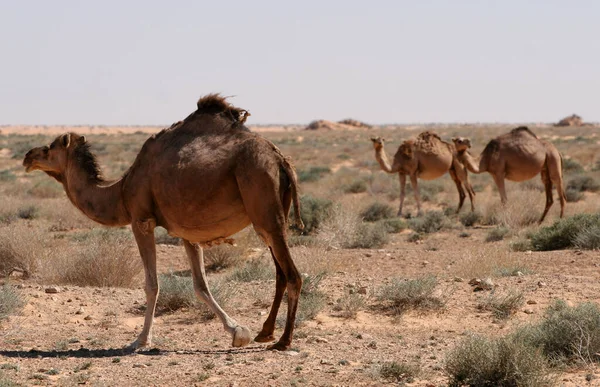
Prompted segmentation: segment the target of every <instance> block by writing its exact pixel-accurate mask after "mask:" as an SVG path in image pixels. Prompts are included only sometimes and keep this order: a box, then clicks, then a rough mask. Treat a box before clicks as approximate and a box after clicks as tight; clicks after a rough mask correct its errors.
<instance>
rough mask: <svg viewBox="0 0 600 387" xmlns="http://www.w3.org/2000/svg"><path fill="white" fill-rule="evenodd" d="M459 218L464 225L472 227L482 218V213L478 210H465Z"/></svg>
mask: <svg viewBox="0 0 600 387" xmlns="http://www.w3.org/2000/svg"><path fill="white" fill-rule="evenodd" d="M458 219H459V220H460V222H461V223H462V224H463V226H465V227H471V226H473V225H475V223H477V222H479V221H480V220H481V214H480V213H479V212H477V211H469V212H463V213H462V214H460V216H459V218H458Z"/></svg>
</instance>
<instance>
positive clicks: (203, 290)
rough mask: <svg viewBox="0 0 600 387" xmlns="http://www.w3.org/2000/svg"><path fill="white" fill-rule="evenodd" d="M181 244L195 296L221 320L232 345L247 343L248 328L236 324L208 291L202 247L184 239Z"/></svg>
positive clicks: (239, 345) (248, 338)
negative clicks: (186, 259)
mask: <svg viewBox="0 0 600 387" xmlns="http://www.w3.org/2000/svg"><path fill="white" fill-rule="evenodd" d="M183 245H184V246H185V252H186V253H187V256H188V258H189V260H190V266H191V269H192V278H193V280H194V291H195V293H196V297H198V298H199V299H200V300H202V301H203V302H204V303H206V305H208V307H209V308H210V310H211V311H212V312H213V313H214V314H216V315H217V317H218V318H219V320H221V323H222V324H223V328H224V329H225V331H227V332H228V333H229V334H230V335H231V337H232V344H231V345H232V346H234V347H242V346H244V345H247V344H248V343H249V342H250V330H249V329H248V328H246V327H244V326H241V325H238V323H237V322H236V321H235V320H234V319H232V318H231V317H229V316H228V315H227V313H225V311H223V309H221V307H220V306H219V304H218V303H217V301H215V299H214V298H213V296H212V294H211V293H210V290H209V288H208V282H207V281H206V272H205V271H204V253H203V251H202V248H201V247H200V246H199V245H197V244H192V243H190V242H189V241H186V240H184V241H183Z"/></svg>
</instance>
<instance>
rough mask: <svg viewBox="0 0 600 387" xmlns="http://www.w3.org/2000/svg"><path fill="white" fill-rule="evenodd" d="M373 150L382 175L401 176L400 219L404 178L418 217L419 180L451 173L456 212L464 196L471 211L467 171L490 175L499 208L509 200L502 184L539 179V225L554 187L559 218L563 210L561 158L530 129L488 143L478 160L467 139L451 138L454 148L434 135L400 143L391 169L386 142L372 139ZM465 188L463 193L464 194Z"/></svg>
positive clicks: (550, 203) (421, 134)
mask: <svg viewBox="0 0 600 387" xmlns="http://www.w3.org/2000/svg"><path fill="white" fill-rule="evenodd" d="M371 141H372V142H373V147H374V148H375V158H376V159H377V161H378V162H379V165H380V166H381V169H382V170H384V171H385V172H388V173H398V174H399V176H400V208H399V209H398V216H400V215H401V214H402V205H403V203H404V189H405V185H406V175H409V176H410V181H411V185H412V187H413V190H414V193H415V200H416V202H417V211H418V212H419V213H420V212H421V204H420V199H419V188H418V183H417V179H418V178H420V179H423V180H433V179H437V178H438V177H440V176H442V175H444V174H445V173H446V172H448V173H450V176H451V177H452V180H454V182H455V183H456V188H457V190H458V195H459V201H458V208H457V212H459V211H460V209H461V208H462V205H463V202H464V200H465V193H464V190H466V191H467V192H468V194H469V199H470V200H471V211H474V209H475V206H474V203H473V199H474V196H475V192H474V191H473V188H472V187H471V184H470V183H469V176H468V171H469V172H472V173H477V174H479V173H483V172H488V173H489V174H490V175H492V178H493V179H494V182H495V183H496V186H497V187H498V192H499V193H500V200H501V202H502V204H506V202H507V201H508V198H507V196H506V189H505V187H504V179H508V180H510V181H515V182H522V181H526V180H530V179H533V178H534V177H535V176H536V175H538V174H541V177H542V182H543V183H544V188H545V191H546V207H545V208H544V212H543V214H542V217H541V218H540V220H539V222H540V223H541V222H543V221H544V218H545V217H546V214H548V211H549V210H550V207H551V206H552V204H553V202H554V200H553V198H552V186H554V187H556V191H557V192H558V197H559V200H560V217H561V218H562V217H563V215H564V210H565V203H566V201H567V200H566V196H565V190H564V187H563V176H562V158H561V156H560V153H559V152H558V150H557V149H556V147H555V146H554V145H552V144H550V143H549V142H548V141H544V140H541V139H539V138H538V137H537V136H536V135H535V134H534V133H533V132H532V131H531V130H529V128H527V127H525V126H521V127H518V128H515V129H513V130H511V131H510V132H508V133H506V134H503V135H501V136H498V137H496V138H495V139H493V140H491V141H490V142H489V143H488V144H487V145H486V146H485V148H484V149H483V152H481V155H480V156H479V157H478V159H475V158H473V156H472V155H471V154H470V153H469V149H470V148H471V141H470V140H469V139H468V138H462V137H459V138H453V139H452V144H451V143H448V142H444V141H442V140H441V139H440V137H439V136H438V135H437V134H435V133H432V132H429V131H427V132H422V133H420V134H419V135H418V136H417V139H416V141H413V140H407V141H404V142H403V143H402V144H401V145H400V146H399V147H398V151H397V152H396V154H395V155H394V161H393V163H392V165H390V163H389V161H388V158H387V156H386V153H385V150H384V149H383V144H384V140H383V139H382V138H381V137H374V138H371ZM463 186H464V189H463Z"/></svg>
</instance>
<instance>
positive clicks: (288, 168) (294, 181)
mask: <svg viewBox="0 0 600 387" xmlns="http://www.w3.org/2000/svg"><path fill="white" fill-rule="evenodd" d="M283 169H284V170H285V173H286V174H287V175H288V178H289V179H290V187H291V189H292V201H293V202H294V217H295V218H296V227H298V228H299V229H300V230H304V223H303V222H302V216H300V199H299V198H298V178H297V177H296V171H295V170H294V166H293V165H292V163H291V162H290V161H289V159H288V158H286V157H284V158H283Z"/></svg>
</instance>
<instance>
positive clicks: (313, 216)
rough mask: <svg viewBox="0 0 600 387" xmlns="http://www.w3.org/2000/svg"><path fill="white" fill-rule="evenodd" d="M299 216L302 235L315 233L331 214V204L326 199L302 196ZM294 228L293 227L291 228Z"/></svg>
mask: <svg viewBox="0 0 600 387" xmlns="http://www.w3.org/2000/svg"><path fill="white" fill-rule="evenodd" d="M300 209H301V212H300V216H301V218H302V222H303V223H304V230H303V233H304V234H309V233H311V232H313V231H316V230H317V229H318V228H319V227H320V226H321V225H322V224H323V222H324V221H325V220H326V219H327V218H328V217H330V216H331V215H332V213H333V202H332V201H331V200H328V199H322V198H316V197H312V196H310V195H304V196H302V197H301V198H300ZM293 227H295V226H293Z"/></svg>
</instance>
